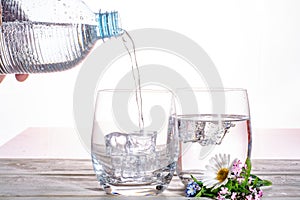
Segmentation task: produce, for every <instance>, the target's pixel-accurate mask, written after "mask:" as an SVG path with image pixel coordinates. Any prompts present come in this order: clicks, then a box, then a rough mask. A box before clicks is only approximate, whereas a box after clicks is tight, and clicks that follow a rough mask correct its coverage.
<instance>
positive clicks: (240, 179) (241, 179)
mask: <svg viewBox="0 0 300 200" xmlns="http://www.w3.org/2000/svg"><path fill="white" fill-rule="evenodd" d="M244 180H245V179H244V178H241V177H239V178H237V181H238V182H239V184H241V183H242V182H243V181H244Z"/></svg>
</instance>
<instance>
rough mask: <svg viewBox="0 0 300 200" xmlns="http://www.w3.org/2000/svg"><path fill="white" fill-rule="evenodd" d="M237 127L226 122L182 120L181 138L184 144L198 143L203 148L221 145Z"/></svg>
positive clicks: (180, 126) (180, 125) (180, 122)
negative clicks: (226, 136)
mask: <svg viewBox="0 0 300 200" xmlns="http://www.w3.org/2000/svg"><path fill="white" fill-rule="evenodd" d="M233 126H235V125H234V124H233V123H231V122H226V121H221V122H218V121H212V122H210V121H198V120H180V121H179V137H180V138H181V140H182V141H183V142H185V143H186V142H198V143H200V144H201V145H203V146H207V145H217V144H221V142H222V140H223V138H224V136H225V135H226V133H227V132H228V130H229V129H230V127H233Z"/></svg>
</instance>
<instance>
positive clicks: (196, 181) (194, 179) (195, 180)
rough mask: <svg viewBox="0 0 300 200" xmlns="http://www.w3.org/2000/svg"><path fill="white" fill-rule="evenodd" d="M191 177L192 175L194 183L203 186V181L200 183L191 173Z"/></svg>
mask: <svg viewBox="0 0 300 200" xmlns="http://www.w3.org/2000/svg"><path fill="white" fill-rule="evenodd" d="M191 177H192V179H193V181H194V182H195V183H197V184H198V185H199V186H200V187H202V186H203V183H202V182H201V181H198V180H197V179H196V178H195V177H194V176H193V175H191Z"/></svg>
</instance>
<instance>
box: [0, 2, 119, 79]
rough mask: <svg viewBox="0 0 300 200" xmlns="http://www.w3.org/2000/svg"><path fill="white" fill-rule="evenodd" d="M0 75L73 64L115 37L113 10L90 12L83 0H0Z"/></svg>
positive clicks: (117, 32)
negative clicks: (102, 41) (99, 43)
mask: <svg viewBox="0 0 300 200" xmlns="http://www.w3.org/2000/svg"><path fill="white" fill-rule="evenodd" d="M1 7H2V10H1V13H0V15H2V21H0V23H1V28H0V74H19V73H45V72H56V71H63V70H67V69H69V68H72V67H74V66H76V65H77V64H78V63H79V62H80V61H82V60H83V59H84V58H85V57H86V55H87V54H88V53H89V51H90V50H91V48H92V47H93V46H94V44H95V43H96V42H97V41H98V40H99V39H105V38H110V37H115V36H119V35H121V34H122V33H123V31H122V29H121V28H120V23H119V18H118V12H109V13H108V12H106V13H100V12H99V13H93V12H92V11H91V10H90V9H89V8H88V7H87V5H86V4H85V3H84V2H83V1H82V0H1Z"/></svg>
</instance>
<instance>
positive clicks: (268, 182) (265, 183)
mask: <svg viewBox="0 0 300 200" xmlns="http://www.w3.org/2000/svg"><path fill="white" fill-rule="evenodd" d="M270 185H272V182H271V181H268V180H263V186H270Z"/></svg>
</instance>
